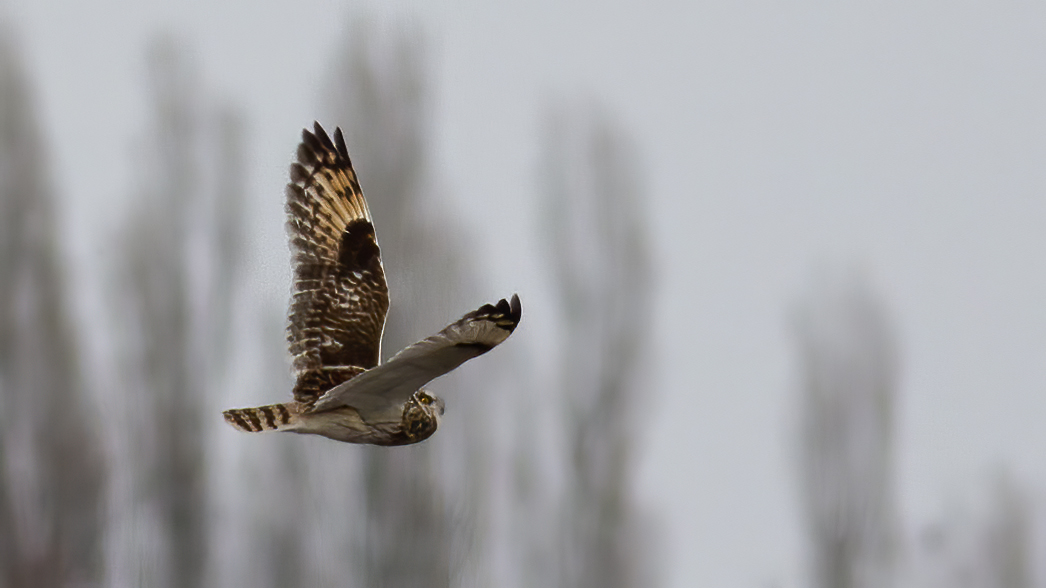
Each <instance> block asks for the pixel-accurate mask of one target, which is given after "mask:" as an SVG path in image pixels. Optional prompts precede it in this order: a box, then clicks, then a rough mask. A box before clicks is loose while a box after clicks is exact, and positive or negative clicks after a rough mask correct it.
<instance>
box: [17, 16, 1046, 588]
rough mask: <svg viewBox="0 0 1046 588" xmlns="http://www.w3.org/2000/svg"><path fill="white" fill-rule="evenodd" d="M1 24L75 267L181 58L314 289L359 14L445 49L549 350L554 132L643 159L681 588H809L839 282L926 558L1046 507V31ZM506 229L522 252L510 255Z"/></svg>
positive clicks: (443, 58)
mask: <svg viewBox="0 0 1046 588" xmlns="http://www.w3.org/2000/svg"><path fill="white" fill-rule="evenodd" d="M0 12H3V13H6V17H7V20H8V22H9V23H10V24H12V25H13V26H14V28H15V30H16V31H17V32H18V34H19V35H20V36H21V41H22V46H23V49H24V54H25V58H26V60H27V61H28V63H29V64H30V67H31V69H32V76H33V81H34V83H35V89H36V95H37V97H38V98H39V103H40V114H41V118H42V121H43V124H44V126H45V132H46V134H47V139H48V140H49V142H50V145H51V146H52V147H53V151H52V154H51V157H52V158H51V166H52V167H53V169H54V171H55V172H56V179H57V183H58V185H57V188H58V190H59V192H60V194H61V196H62V197H63V198H66V199H67V201H68V203H69V206H70V209H69V211H70V214H69V215H67V216H66V217H65V222H67V223H68V225H69V226H68V229H69V234H70V236H71V237H70V243H71V248H72V250H73V254H74V256H75V258H76V259H78V260H80V261H86V260H90V259H92V258H95V257H98V256H104V255H106V251H105V248H106V246H107V243H108V242H106V241H104V240H102V239H101V238H99V237H98V235H104V234H105V232H107V229H108V228H111V227H112V226H114V225H115V221H114V217H113V214H114V213H113V211H114V210H116V209H117V208H118V207H119V206H120V205H121V204H122V199H123V198H124V197H125V195H126V194H127V193H128V192H129V186H130V180H131V178H132V177H133V171H132V169H131V164H132V162H133V159H132V158H131V157H129V156H130V154H131V152H132V137H133V136H134V134H135V133H136V132H138V131H139V129H141V128H142V127H143V126H144V115H145V109H144V96H145V93H144V88H143V84H142V80H141V77H142V73H143V72H144V69H145V65H144V59H143V57H142V56H143V49H144V47H145V46H146V43H147V41H148V39H150V38H151V37H152V36H153V35H154V34H155V33H157V32H159V31H169V32H174V33H176V34H177V35H178V36H180V37H181V38H182V39H184V40H185V41H186V42H187V43H188V45H189V47H190V50H191V52H192V55H193V57H194V60H195V61H196V63H197V65H198V66H199V67H201V68H202V69H203V71H204V75H205V78H206V80H207V84H208V85H209V86H210V90H211V91H213V92H215V93H217V94H218V95H219V96H221V97H223V98H224V99H226V100H228V101H229V102H231V103H234V104H239V105H242V107H243V108H244V109H245V112H246V115H247V117H248V122H249V138H250V140H251V147H250V153H249V165H250V169H249V172H250V174H251V176H250V181H251V191H252V193H254V194H271V195H272V205H271V206H268V208H260V209H259V210H257V211H256V216H255V217H254V218H252V219H251V222H252V227H253V229H252V230H253V232H254V239H255V240H256V242H255V243H254V245H255V254H254V256H253V257H252V260H251V263H252V264H254V267H255V268H256V275H257V276H258V277H257V278H256V283H255V286H256V287H257V290H258V291H259V292H260V294H259V296H263V297H271V298H273V299H279V298H280V297H285V296H286V292H287V285H286V280H287V279H288V277H289V270H288V269H287V259H288V258H287V252H286V245H285V244H284V241H283V239H284V234H283V229H282V218H281V216H282V203H281V202H280V198H281V195H282V186H283V184H284V183H285V181H286V169H287V165H288V162H289V161H290V157H291V155H292V154H293V151H294V147H295V145H296V141H297V139H298V134H299V132H300V129H301V127H302V126H304V125H306V124H309V123H311V121H312V120H313V119H314V118H317V116H319V112H318V107H319V105H320V104H321V101H320V98H319V96H318V94H317V93H318V91H319V90H320V89H321V88H322V87H323V84H322V83H321V75H322V74H323V72H324V71H325V70H326V68H328V67H329V66H330V64H331V59H332V55H333V53H334V51H335V49H336V48H338V47H339V46H340V44H341V39H340V38H339V36H340V35H341V34H343V33H344V32H345V31H346V30H347V28H348V27H347V25H348V23H349V19H350V16H351V15H352V14H354V13H361V14H362V13H366V14H370V15H371V16H372V17H374V18H376V19H377V20H378V21H379V22H381V23H384V24H385V25H386V26H392V24H393V23H397V22H401V21H403V20H408V21H412V22H413V24H415V25H419V26H420V27H421V29H423V30H425V31H426V32H427V34H428V37H429V39H428V42H429V45H430V47H431V49H432V57H431V62H432V65H433V67H434V73H433V82H434V84H435V87H436V91H437V98H438V100H437V106H436V111H435V115H436V121H435V122H436V127H435V129H434V130H435V132H436V134H435V137H434V147H435V150H436V158H437V159H436V162H435V163H436V164H437V166H438V168H439V172H440V176H441V178H442V180H443V181H444V182H445V185H444V186H442V188H441V189H445V190H446V191H447V192H448V193H450V194H451V195H452V196H453V201H454V202H455V203H456V204H457V206H458V208H459V211H458V212H459V213H460V214H461V215H462V216H463V218H464V221H463V224H465V225H466V226H469V227H470V229H471V230H472V231H473V232H474V235H475V239H476V240H477V242H479V243H481V244H482V247H481V249H482V250H484V251H486V252H487V253H488V256H487V262H488V263H487V266H488V268H487V269H488V271H490V273H491V275H490V277H489V279H487V280H486V281H485V282H484V284H485V286H487V287H489V288H490V295H491V296H492V297H501V296H504V295H505V294H506V293H509V292H512V291H519V292H520V294H521V296H522V297H523V298H524V300H527V301H532V302H530V303H529V304H528V307H527V308H528V315H529V316H533V317H536V318H535V319H533V320H538V321H540V320H541V315H542V309H541V306H542V303H543V301H545V300H546V298H547V296H545V295H544V294H542V286H541V285H540V283H539V282H540V272H539V271H538V269H537V268H536V261H535V255H534V252H535V250H536V249H537V247H538V242H537V235H539V234H540V226H541V219H539V218H538V217H537V210H538V209H539V207H538V205H537V203H536V202H535V201H534V198H533V196H534V194H535V192H536V190H537V188H538V187H539V186H540V184H539V182H538V181H537V179H536V174H539V173H540V170H539V169H538V167H537V163H538V161H539V154H538V151H537V150H538V138H539V136H540V127H539V123H540V121H541V117H542V113H543V112H544V109H545V108H546V107H547V106H548V105H549V104H550V103H552V102H553V101H554V100H557V99H559V98H561V97H567V98H571V99H573V98H576V97H578V96H581V97H583V98H584V99H591V100H593V101H597V102H600V103H602V104H604V105H605V106H606V109H607V110H608V111H609V112H610V113H612V114H613V115H614V116H615V117H617V118H618V119H619V120H620V122H621V123H622V125H623V126H624V127H625V128H627V129H629V130H630V131H631V132H632V133H633V135H634V137H635V139H636V145H637V149H638V152H639V153H640V157H639V161H637V162H636V165H637V166H638V168H639V169H640V170H641V173H642V176H643V178H645V181H646V186H647V189H648V192H649V206H648V209H647V210H646V211H644V212H645V213H646V214H647V215H648V218H649V220H650V223H651V229H652V230H651V233H652V235H653V237H654V250H655V253H656V256H657V258H658V271H659V275H660V277H659V281H660V288H661V289H660V291H659V293H658V295H657V297H656V303H657V305H658V308H657V310H656V313H655V316H656V317H657V324H656V326H655V329H654V340H655V343H654V348H653V352H652V354H651V355H652V358H653V361H654V363H653V365H652V368H651V369H650V370H649V388H650V391H649V398H650V410H649V411H648V412H644V413H643V414H641V415H638V417H637V418H639V419H640V422H639V424H638V426H637V427H636V429H637V431H638V432H639V433H640V434H642V435H643V438H644V441H643V443H642V453H641V468H640V474H641V476H640V479H639V480H638V486H637V489H638V492H639V496H640V498H641V500H642V501H643V503H644V504H645V505H646V506H647V507H648V508H649V509H650V510H652V511H653V512H655V513H656V514H657V516H658V517H659V519H660V521H661V525H662V526H663V530H664V533H665V538H664V546H665V549H666V553H665V560H664V564H665V567H666V569H665V579H666V580H667V581H668V585H669V586H671V587H674V588H682V587H687V586H765V585H767V584H768V583H769V582H771V581H777V580H780V581H782V582H783V583H784V585H787V586H791V585H795V584H797V583H798V579H800V578H801V577H802V574H803V567H804V566H803V559H802V558H803V557H804V543H803V538H802V537H803V535H802V530H801V527H800V521H799V518H798V508H797V506H798V499H797V497H796V483H795V476H794V469H795V467H794V453H795V448H794V447H795V442H794V437H795V426H796V424H795V423H796V420H797V419H796V413H795V408H794V406H795V404H796V403H795V398H796V393H795V390H794V389H793V382H794V380H795V369H794V361H795V354H794V353H793V352H792V344H793V339H792V336H791V333H790V331H789V323H788V321H789V313H790V312H791V309H793V308H794V306H795V304H796V302H797V301H798V300H799V299H800V298H801V297H802V296H803V295H804V292H805V291H806V289H807V288H808V285H809V284H810V282H811V281H812V277H813V276H814V275H815V274H816V272H817V271H818V268H820V267H832V266H837V265H840V264H842V265H854V266H859V267H861V268H862V271H864V272H865V273H866V275H867V276H868V278H869V280H870V282H871V283H873V284H874V285H875V288H876V290H877V291H878V293H879V294H880V296H881V297H882V299H883V300H884V301H885V303H886V305H887V307H888V308H889V310H890V313H891V316H892V317H893V319H894V321H895V325H896V329H897V332H898V338H899V342H900V351H901V355H902V364H903V365H902V382H901V389H900V403H899V404H900V405H899V411H900V413H899V418H898V423H899V427H900V429H899V437H898V455H899V460H898V468H899V470H898V476H899V478H898V487H899V493H900V507H901V511H902V514H903V516H904V525H905V531H906V533H908V534H909V535H911V534H913V533H914V532H915V531H916V530H917V529H918V528H919V526H920V525H922V524H924V523H926V522H927V521H929V520H931V519H932V518H933V517H934V516H936V514H937V513H938V512H940V511H941V510H942V509H944V508H946V507H947V506H948V505H949V504H950V503H951V502H952V501H955V500H957V499H958V498H957V497H961V496H963V494H964V492H965V489H966V488H968V487H969V486H971V485H974V484H976V483H978V481H979V480H982V479H984V478H985V477H987V476H988V475H990V474H991V473H992V472H993V471H994V469H995V468H996V467H998V466H999V465H1000V464H1004V465H1006V466H1007V467H1009V468H1011V470H1012V471H1013V472H1014V473H1015V474H1016V476H1017V478H1018V479H1019V480H1020V481H1021V482H1022V483H1024V484H1026V485H1027V487H1029V488H1031V489H1032V490H1033V492H1035V493H1037V494H1039V495H1041V494H1042V492H1041V490H1042V489H1043V488H1044V487H1046V459H1043V456H1044V455H1046V426H1044V425H1043V421H1044V416H1046V271H1044V258H1046V197H1044V194H1046V171H1044V170H1046V167H1044V165H1043V163H1044V161H1046V158H1044V156H1046V63H1044V62H1046V50H1044V44H1046V30H1044V29H1046V5H1043V4H1031V3H1024V2H995V3H990V4H987V3H986V4H985V5H984V6H979V5H977V4H975V3H970V2H964V3H954V2H921V1H916V2H908V1H906V2H901V1H893V0H888V1H886V2H865V3H855V2H845V3H842V5H839V3H824V2H804V3H798V4H797V3H790V2H769V1H768V2H752V1H746V0H742V1H740V2H722V3H718V4H711V3H700V2H664V1H662V2H657V1H648V2H643V3H635V4H631V3H621V2H606V1H598V2H597V1H592V2H562V1H541V2H528V3H519V4H517V5H515V6H510V5H509V4H508V3H482V2H434V1H433V2H425V3H417V6H413V5H410V4H407V3H402V2H395V3H390V2H380V3H379V2H374V3H367V2H361V3H340V2H330V1H321V0H298V1H295V2H287V3H282V4H276V3H271V2H263V1H259V0H227V1H213V0H194V1H185V2H177V3H174V2H171V3H147V2H139V1H133V0H99V1H95V2H72V1H70V2H59V1H53V0H51V1H49V0H21V1H17V2H10V1H9V2H7V3H6V4H0ZM336 122H337V121H332V122H331V123H328V126H334V123H336ZM350 148H351V149H354V150H358V149H365V148H366V147H365V146H351V147H350ZM361 176H362V177H364V178H365V177H366V172H365V170H363V171H362V172H361ZM255 201H256V202H262V201H263V199H262V198H258V199H256V200H255ZM480 204H482V206H480ZM491 207H493V208H495V209H498V210H500V211H502V212H503V213H504V217H503V218H516V219H519V222H518V224H517V225H515V226H511V227H506V225H505V224H503V223H498V224H497V225H496V226H487V225H486V224H485V222H484V221H485V219H486V218H487V215H486V213H485V212H484V211H488V210H490V209H491ZM379 231H380V227H379ZM495 260H500V262H498V263H496V262H495ZM84 265H89V264H84ZM528 293H529V294H530V296H529V297H528ZM471 307H472V302H469V303H468V304H466V305H464V306H463V308H462V310H467V308H471Z"/></svg>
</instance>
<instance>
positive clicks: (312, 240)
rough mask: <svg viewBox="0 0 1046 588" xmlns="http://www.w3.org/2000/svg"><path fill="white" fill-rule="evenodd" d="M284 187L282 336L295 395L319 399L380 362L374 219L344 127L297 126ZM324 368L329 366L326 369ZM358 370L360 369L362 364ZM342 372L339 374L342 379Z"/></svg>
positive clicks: (381, 300)
mask: <svg viewBox="0 0 1046 588" xmlns="http://www.w3.org/2000/svg"><path fill="white" fill-rule="evenodd" d="M290 177H291V183H290V184H288V185H287V232H288V235H289V237H290V244H291V251H292V255H293V259H292V265H293V267H294V287H293V295H292V299H291V308H290V317H289V319H290V320H289V326H288V329H287V340H288V342H289V344H290V351H291V354H292V355H293V356H294V369H295V371H296V372H297V374H298V377H299V382H298V384H297V385H296V386H295V390H294V397H295V399H296V400H298V401H300V402H309V401H311V400H314V399H315V398H317V397H318V396H319V395H320V394H322V391H323V390H324V388H320V387H319V386H320V385H322V384H327V383H330V385H336V384H338V383H341V382H343V381H345V380H346V379H348V378H351V377H352V376H354V375H356V373H358V372H356V371H354V370H351V369H350V370H333V371H332V370H330V368H332V367H339V368H341V367H349V366H355V367H358V368H369V367H373V366H375V365H377V364H378V360H379V354H380V348H381V334H382V330H383V329H384V327H385V315H386V313H387V312H388V308H389V292H388V286H387V285H386V282H385V271H384V269H383V268H382V265H381V251H380V249H379V248H378V241H377V238H376V236H375V232H374V225H373V220H372V219H371V216H370V211H369V210H368V208H367V201H366V200H365V199H364V197H363V191H362V190H361V189H360V185H359V181H358V180H357V178H356V173H355V172H354V171H353V169H352V163H351V161H350V160H349V153H348V150H347V149H346V148H345V140H344V138H343V137H342V133H341V129H335V131H334V140H333V141H332V140H331V138H330V137H329V136H328V135H327V133H326V131H324V130H323V127H321V126H320V125H319V123H316V125H315V127H314V132H309V131H308V130H306V131H303V132H302V142H301V144H300V145H299V146H298V161H297V162H296V163H294V164H292V165H291V169H290ZM324 368H328V369H326V370H325V369H324ZM361 371H362V370H361ZM341 378H344V379H341Z"/></svg>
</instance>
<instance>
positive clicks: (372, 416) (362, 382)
mask: <svg viewBox="0 0 1046 588" xmlns="http://www.w3.org/2000/svg"><path fill="white" fill-rule="evenodd" d="M522 314H523V312H522V309H521V308H520V305H519V296H516V295H513V296H512V301H511V302H507V301H505V300H504V299H502V300H500V301H498V303H497V304H484V305H483V306H481V307H480V308H479V309H477V310H475V311H473V312H470V313H468V314H466V315H465V316H463V317H461V319H460V320H458V321H457V322H455V323H453V324H451V325H449V326H447V327H446V328H444V329H443V330H442V331H440V332H439V333H436V334H435V335H433V336H431V337H429V338H427V339H423V340H421V341H419V342H417V343H415V344H413V345H411V346H409V347H407V348H406V349H404V350H403V351H400V352H399V353H397V354H396V355H395V357H393V358H392V359H390V360H389V361H387V362H385V363H383V364H382V365H380V366H378V367H375V368H371V369H369V370H367V371H365V372H363V373H362V374H360V375H358V376H356V377H355V378H353V379H351V380H349V381H347V382H345V383H343V384H340V385H338V386H336V387H334V388H332V389H331V390H329V391H328V392H327V393H326V394H324V395H323V397H322V398H320V399H319V400H318V401H316V404H315V405H314V406H313V410H314V411H319V410H326V409H330V408H334V407H336V406H341V405H348V406H352V407H354V408H356V410H358V411H359V413H360V416H362V417H363V418H364V420H368V421H371V422H375V421H376V420H398V419H399V418H400V412H401V411H402V410H403V403H405V402H406V401H407V400H408V399H410V397H411V395H413V394H414V392H415V391H416V390H418V389H419V388H421V387H422V386H424V385H425V384H427V383H428V382H429V381H431V380H433V379H435V378H437V377H439V376H442V375H443V374H445V373H447V372H449V371H451V370H453V369H454V368H456V367H458V366H459V365H461V364H463V363H465V362H466V361H468V360H470V359H472V358H473V357H477V356H479V355H483V354H484V353H486V352H488V351H490V350H491V349H493V348H494V347H496V346H497V345H498V344H499V343H501V342H502V341H504V340H505V339H507V338H508V336H509V335H511V334H512V331H514V330H515V329H516V325H517V324H519V319H520V317H521V316H522Z"/></svg>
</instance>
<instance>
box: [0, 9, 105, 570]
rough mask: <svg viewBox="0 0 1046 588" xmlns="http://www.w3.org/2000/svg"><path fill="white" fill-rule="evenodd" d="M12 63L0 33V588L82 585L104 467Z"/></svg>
mask: <svg viewBox="0 0 1046 588" xmlns="http://www.w3.org/2000/svg"><path fill="white" fill-rule="evenodd" d="M20 62H21V58H20V56H19V54H18V52H17V50H16V48H15V42H14V40H13V38H12V34H11V32H10V31H9V30H8V29H6V28H0V587H4V588H6V587H11V588H15V587H25V588H30V587H32V588H37V587H41V588H44V587H48V586H70V585H77V586H93V585H98V584H99V581H100V571H101V570H100V566H99V565H98V562H99V560H100V557H101V540H102V539H101V538H102V533H101V514H102V512H101V506H102V502H101V499H102V496H103V490H104V488H103V484H104V482H105V477H106V476H105V464H104V460H103V452H102V448H101V443H100V439H101V438H100V436H99V434H98V431H99V429H98V428H97V425H98V421H97V419H96V418H95V417H96V415H95V412H94V410H92V409H93V408H94V407H93V406H92V405H91V403H90V402H89V401H88V400H87V398H86V396H85V386H84V383H83V375H82V372H81V370H80V367H79V365H78V363H79V353H78V350H77V335H76V332H75V329H74V324H73V322H72V320H71V318H70V315H71V311H70V310H69V306H68V304H69V301H68V300H67V296H68V292H67V290H68V288H67V283H66V272H65V271H64V270H63V268H62V263H61V256H60V251H59V224H58V218H57V216H56V214H55V211H54V206H55V198H54V195H53V192H52V190H51V188H50V186H49V185H48V182H47V180H46V174H47V169H46V165H45V163H44V159H45V157H44V148H43V145H42V143H43V139H42V138H41V136H40V131H39V129H38V128H37V124H36V112H35V109H34V108H33V99H32V96H31V93H30V91H29V88H28V85H29V84H28V81H27V79H26V74H25V72H24V70H23V68H22V64H21V63H20Z"/></svg>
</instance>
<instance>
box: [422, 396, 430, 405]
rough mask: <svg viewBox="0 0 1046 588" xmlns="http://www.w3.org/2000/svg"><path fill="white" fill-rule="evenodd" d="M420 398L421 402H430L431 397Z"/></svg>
mask: <svg viewBox="0 0 1046 588" xmlns="http://www.w3.org/2000/svg"><path fill="white" fill-rule="evenodd" d="M420 400H421V403H422V404H432V399H431V398H429V397H428V396H422V397H421V398H420Z"/></svg>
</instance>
